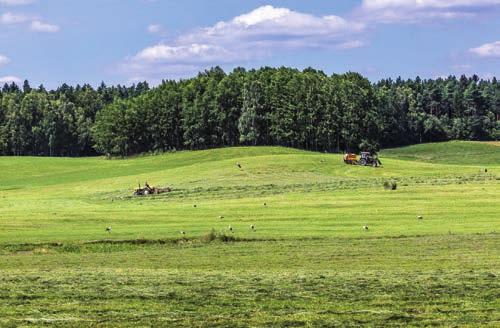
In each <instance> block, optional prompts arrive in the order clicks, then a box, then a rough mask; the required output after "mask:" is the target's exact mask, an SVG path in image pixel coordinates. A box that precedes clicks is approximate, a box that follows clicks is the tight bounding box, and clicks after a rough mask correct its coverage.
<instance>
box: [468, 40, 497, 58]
mask: <svg viewBox="0 0 500 328" xmlns="http://www.w3.org/2000/svg"><path fill="white" fill-rule="evenodd" d="M469 51H470V52H471V53H473V54H475V55H477V56H479V57H497V58H500V41H496V42H492V43H486V44H483V45H482V46H479V47H477V48H472V49H470V50H469Z"/></svg>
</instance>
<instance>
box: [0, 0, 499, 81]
mask: <svg viewBox="0 0 500 328" xmlns="http://www.w3.org/2000/svg"><path fill="white" fill-rule="evenodd" d="M214 65H220V66H222V67H223V68H224V69H227V70H230V69H232V68H234V67H236V66H244V67H247V68H254V67H260V66H263V65H270V66H281V65H285V66H292V67H297V68H304V67H308V66H312V67H314V68H318V69H322V70H324V71H325V72H326V73H328V74H331V73H334V72H335V73H342V72H346V71H357V72H360V73H362V74H363V75H365V76H367V77H368V78H370V79H371V80H373V81H375V80H378V79H380V78H385V77H397V76H402V77H404V78H406V77H415V76H417V75H419V76H421V77H424V78H435V77H439V76H447V75H450V74H455V75H460V74H474V73H475V74H478V75H479V76H481V77H483V78H491V77H493V76H499V75H500V74H499V73H500V0H447V1H446V0H345V1H344V0H342V1H334V0H307V1H304V0H302V1H298V0H288V1H287V0H281V1H272V0H268V1H260V0H245V1H236V0H210V1H208V0H207V1H202V0H182V1H178V0H175V1H173V0H86V1H81V0H0V83H3V82H8V81H15V82H20V81H22V80H24V79H28V80H29V81H30V82H31V84H32V85H39V84H41V83H43V84H44V85H45V86H47V87H49V88H54V87H57V86H58V85H60V84H61V83H63V82H66V83H69V84H77V83H80V84H82V83H90V84H93V85H97V84H98V83H100V82H101V81H105V82H106V83H107V84H117V83H121V84H131V83H133V82H135V81H140V80H147V81H149V82H150V83H151V84H153V85H154V84H157V83H158V82H159V81H161V80H162V79H170V78H182V77H190V76H193V75H194V74H196V72H197V71H199V70H202V69H205V68H208V67H211V66H214Z"/></svg>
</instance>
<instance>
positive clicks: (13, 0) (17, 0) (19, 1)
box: [0, 0, 36, 6]
mask: <svg viewBox="0 0 500 328" xmlns="http://www.w3.org/2000/svg"><path fill="white" fill-rule="evenodd" d="M35 1H36V0H0V5H4V6H22V5H29V4H31V3H33V2H35Z"/></svg>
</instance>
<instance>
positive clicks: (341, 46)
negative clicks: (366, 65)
mask: <svg viewBox="0 0 500 328" xmlns="http://www.w3.org/2000/svg"><path fill="white" fill-rule="evenodd" d="M365 45H366V43H365V42H363V41H361V40H353V41H347V42H344V43H341V44H339V45H338V46H337V48H338V49H344V50H346V49H355V48H361V47H364V46H365Z"/></svg>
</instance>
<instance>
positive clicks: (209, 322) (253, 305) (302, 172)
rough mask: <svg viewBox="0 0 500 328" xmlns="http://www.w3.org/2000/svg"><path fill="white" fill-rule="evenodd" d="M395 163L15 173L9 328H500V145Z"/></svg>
mask: <svg viewBox="0 0 500 328" xmlns="http://www.w3.org/2000/svg"><path fill="white" fill-rule="evenodd" d="M381 160H382V163H383V166H382V167H380V168H372V167H360V166H350V165H345V164H344V163H343V162H342V155H339V154H322V153H314V152H306V151H300V150H295V149H289V148H281V147H238V148H228V149H214V150H206V151H195V152H188V151H186V152H177V153H169V154H163V155H158V156H140V157H134V158H128V159H113V160H106V159H104V158H29V157H0V213H1V214H0V299H1V302H0V326H2V327H3V326H6V327H10V326H11V327H17V326H41V325H51V326H60V327H85V326H89V327H91V326H106V327H108V326H134V327H141V326H186V327H210V326H227V327H247V326H255V327H260V326H352V327H358V326H362V325H368V326H381V327H382V326H383V327H387V326H428V325H435V326H496V325H499V324H500V311H499V308H500V283H499V275H500V258H499V256H498V254H500V236H499V230H500V201H499V199H500V197H499V195H500V147H498V145H497V144H487V143H474V142H449V143H441V144H427V145H419V146H412V147H406V148H399V149H390V150H385V151H382V152H381ZM236 163H240V165H241V168H239V167H238V166H237V165H236ZM146 181H147V182H148V183H150V184H151V185H156V186H162V187H166V186H169V187H171V188H173V192H171V193H168V194H162V195H158V196H148V197H133V196H132V192H133V189H134V188H136V187H137V185H138V183H141V184H144V182H146ZM387 181H390V182H395V183H396V184H397V189H396V190H386V189H384V187H383V185H384V182H387ZM419 216H421V218H420V219H419ZM364 226H366V227H367V228H368V229H364V228H363V227H364ZM107 227H111V231H109V232H106V228H107ZM252 227H253V228H252Z"/></svg>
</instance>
